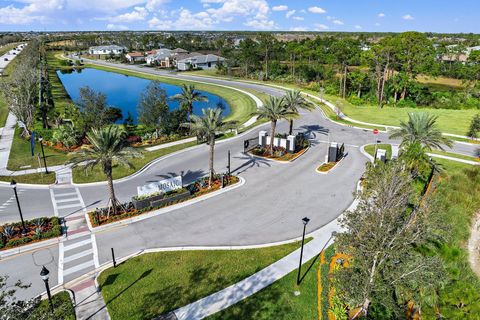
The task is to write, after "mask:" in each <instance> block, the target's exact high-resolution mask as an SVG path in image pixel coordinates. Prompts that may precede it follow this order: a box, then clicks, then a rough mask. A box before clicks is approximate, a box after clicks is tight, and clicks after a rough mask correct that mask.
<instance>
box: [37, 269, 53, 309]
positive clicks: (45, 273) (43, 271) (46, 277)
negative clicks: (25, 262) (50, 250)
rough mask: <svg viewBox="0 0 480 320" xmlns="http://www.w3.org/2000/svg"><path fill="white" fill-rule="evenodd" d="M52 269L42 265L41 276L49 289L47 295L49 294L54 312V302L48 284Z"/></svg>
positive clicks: (49, 300) (49, 301)
mask: <svg viewBox="0 0 480 320" xmlns="http://www.w3.org/2000/svg"><path fill="white" fill-rule="evenodd" d="M49 274H50V271H48V269H47V268H45V266H43V267H42V270H41V271H40V277H41V278H42V280H43V282H45V289H47V296H48V303H49V304H50V309H51V310H52V312H53V302H52V295H51V294H50V286H49V285H48V278H49V276H48V275H49Z"/></svg>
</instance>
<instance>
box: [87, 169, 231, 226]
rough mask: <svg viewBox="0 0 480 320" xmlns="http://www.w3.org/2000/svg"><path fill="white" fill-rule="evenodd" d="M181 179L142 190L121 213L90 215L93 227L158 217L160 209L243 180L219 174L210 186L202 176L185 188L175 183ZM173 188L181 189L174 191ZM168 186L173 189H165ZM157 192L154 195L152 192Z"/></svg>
mask: <svg viewBox="0 0 480 320" xmlns="http://www.w3.org/2000/svg"><path fill="white" fill-rule="evenodd" d="M178 178H179V177H175V178H170V179H166V180H163V181H159V182H158V183H153V184H149V185H145V186H141V187H138V189H139V195H137V196H135V197H133V198H132V201H131V202H129V203H125V204H122V205H120V206H118V207H117V214H113V213H111V211H113V210H111V208H108V207H105V208H98V209H96V210H95V211H91V212H89V213H88V220H89V222H90V225H91V227H92V228H100V227H104V226H107V225H109V224H112V223H115V222H117V223H118V222H120V223H121V222H125V223H128V222H129V221H125V220H127V219H132V222H133V219H135V218H139V217H140V216H143V215H145V218H147V217H148V214H152V215H156V214H155V213H156V212H157V211H158V210H160V209H166V208H168V207H172V209H173V206H175V205H179V204H187V202H190V201H193V200H195V199H198V198H200V197H203V196H207V195H213V194H215V193H219V192H221V191H222V190H226V189H228V188H231V187H234V186H236V185H237V184H238V183H239V182H240V178H239V177H237V176H233V175H230V176H228V175H215V177H214V179H213V181H212V184H211V185H209V179H208V177H202V178H200V179H198V180H196V181H194V182H192V183H190V184H188V185H187V186H182V182H181V180H180V182H178V181H175V179H178ZM153 185H157V187H158V186H160V187H162V189H161V190H159V189H154V186H153ZM173 185H177V186H179V187H178V188H172V186H173ZM166 186H168V188H169V189H165V188H164V187H166ZM152 191H153V192H152Z"/></svg>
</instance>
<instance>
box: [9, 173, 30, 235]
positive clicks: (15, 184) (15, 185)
mask: <svg viewBox="0 0 480 320" xmlns="http://www.w3.org/2000/svg"><path fill="white" fill-rule="evenodd" d="M10 186H11V187H12V189H13V192H14V193H15V199H16V200H17V207H18V213H20V220H21V221H22V228H23V233H27V228H25V221H23V214H22V208H21V207H20V201H18V193H17V182H16V181H15V180H12V182H10Z"/></svg>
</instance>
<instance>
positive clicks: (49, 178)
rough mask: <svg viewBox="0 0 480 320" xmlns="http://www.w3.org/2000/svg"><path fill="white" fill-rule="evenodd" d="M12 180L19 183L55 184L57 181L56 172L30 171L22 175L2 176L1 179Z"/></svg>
mask: <svg viewBox="0 0 480 320" xmlns="http://www.w3.org/2000/svg"><path fill="white" fill-rule="evenodd" d="M12 180H15V181H16V182H17V183H29V184H32V183H33V184H53V183H55V173H53V172H51V173H49V174H45V173H30V174H24V175H21V176H0V181H5V182H11V181H12Z"/></svg>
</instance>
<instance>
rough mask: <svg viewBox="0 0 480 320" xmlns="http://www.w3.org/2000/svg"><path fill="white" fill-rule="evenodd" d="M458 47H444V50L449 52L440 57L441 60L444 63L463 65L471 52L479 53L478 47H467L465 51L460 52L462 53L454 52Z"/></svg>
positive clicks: (479, 47)
mask: <svg viewBox="0 0 480 320" xmlns="http://www.w3.org/2000/svg"><path fill="white" fill-rule="evenodd" d="M457 47H458V45H456V44H454V45H449V46H446V47H445V48H446V49H447V50H448V51H449V53H446V54H444V55H442V56H441V60H442V61H444V62H462V63H465V62H467V61H468V58H469V57H470V53H472V52H473V51H480V46H475V47H468V48H465V50H462V52H455V49H456V48H457Z"/></svg>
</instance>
